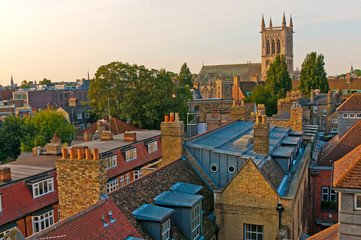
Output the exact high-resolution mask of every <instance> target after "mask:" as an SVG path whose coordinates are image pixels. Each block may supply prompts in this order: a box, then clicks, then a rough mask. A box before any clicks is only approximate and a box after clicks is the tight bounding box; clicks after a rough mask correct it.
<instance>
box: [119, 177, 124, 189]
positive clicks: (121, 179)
mask: <svg viewBox="0 0 361 240" xmlns="http://www.w3.org/2000/svg"><path fill="white" fill-rule="evenodd" d="M119 183H120V187H124V176H121V177H120V178H119Z"/></svg>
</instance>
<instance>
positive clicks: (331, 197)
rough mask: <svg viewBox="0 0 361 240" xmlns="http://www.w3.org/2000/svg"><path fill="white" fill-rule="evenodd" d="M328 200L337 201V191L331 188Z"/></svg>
mask: <svg viewBox="0 0 361 240" xmlns="http://www.w3.org/2000/svg"><path fill="white" fill-rule="evenodd" d="M330 201H334V202H337V193H336V192H335V190H333V189H331V191H330Z"/></svg>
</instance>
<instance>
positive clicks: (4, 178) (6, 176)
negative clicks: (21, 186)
mask: <svg viewBox="0 0 361 240" xmlns="http://www.w3.org/2000/svg"><path fill="white" fill-rule="evenodd" d="M8 181H11V169H10V168H9V167H3V166H0V182H8Z"/></svg>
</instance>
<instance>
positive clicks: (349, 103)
mask: <svg viewBox="0 0 361 240" xmlns="http://www.w3.org/2000/svg"><path fill="white" fill-rule="evenodd" d="M337 111H338V112H340V111H357V112H359V111H361V93H354V94H352V95H351V96H350V97H349V98H347V99H346V101H344V102H343V103H342V104H341V105H340V106H339V107H338V108H337Z"/></svg>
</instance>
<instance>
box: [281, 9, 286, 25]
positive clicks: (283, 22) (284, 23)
mask: <svg viewBox="0 0 361 240" xmlns="http://www.w3.org/2000/svg"><path fill="white" fill-rule="evenodd" d="M282 28H286V17H285V12H283V19H282Z"/></svg>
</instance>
